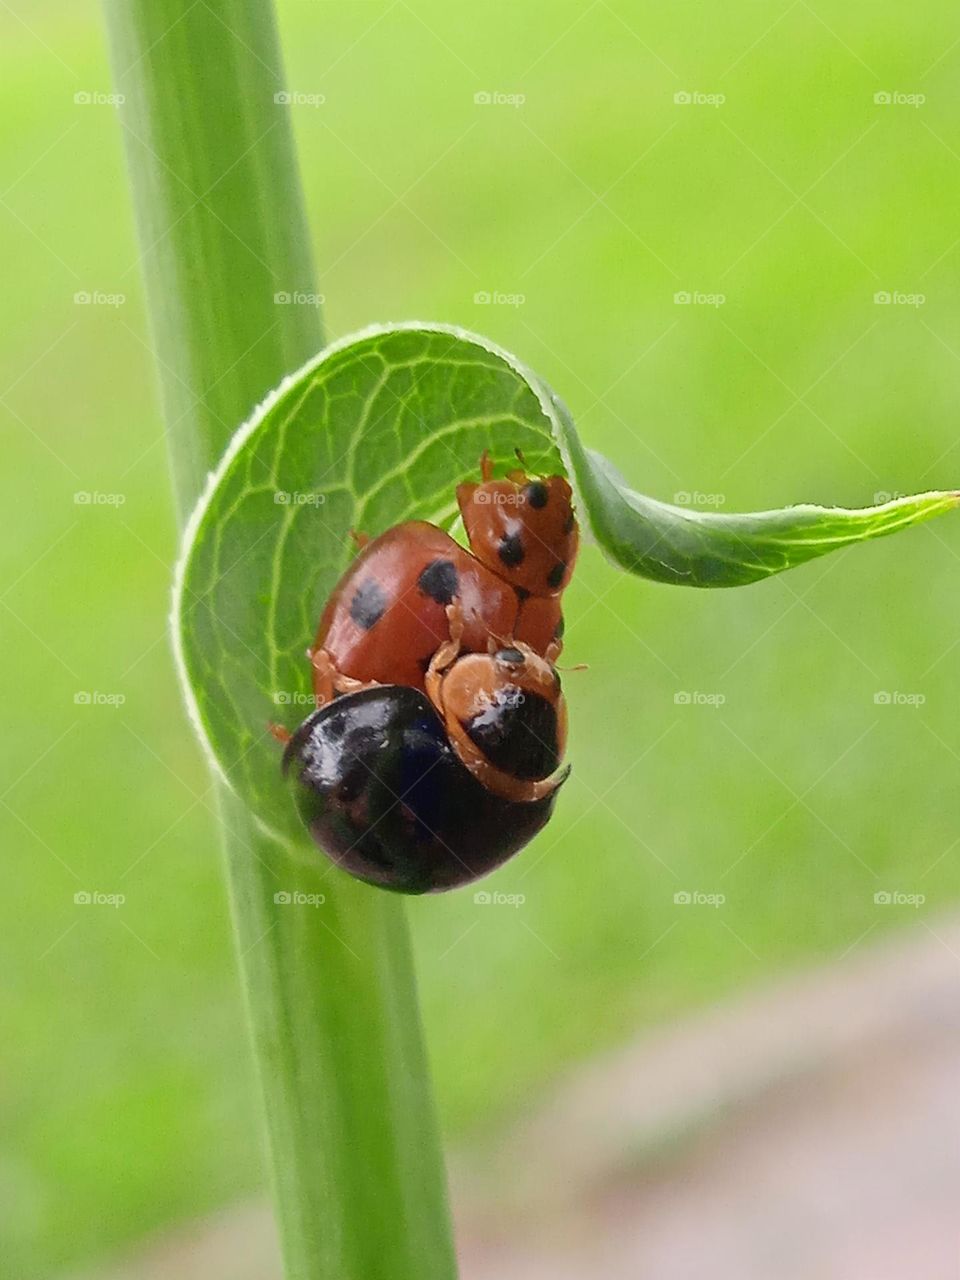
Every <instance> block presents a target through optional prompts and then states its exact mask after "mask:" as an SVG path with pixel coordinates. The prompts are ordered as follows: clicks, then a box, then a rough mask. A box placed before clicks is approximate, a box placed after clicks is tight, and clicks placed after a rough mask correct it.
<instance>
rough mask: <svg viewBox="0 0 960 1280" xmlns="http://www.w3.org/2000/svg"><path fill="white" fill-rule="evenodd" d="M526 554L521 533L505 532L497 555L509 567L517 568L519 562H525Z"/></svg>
mask: <svg viewBox="0 0 960 1280" xmlns="http://www.w3.org/2000/svg"><path fill="white" fill-rule="evenodd" d="M524 554H525V553H524V550H523V541H522V539H521V537H520V535H519V533H505V534H504V535H503V537H502V538H501V539H500V546H499V547H498V548H497V555H498V556H499V557H500V559H501V560H502V561H503V563H504V564H505V565H506V566H507V568H508V569H515V568H516V567H517V565H518V564H523V557H524Z"/></svg>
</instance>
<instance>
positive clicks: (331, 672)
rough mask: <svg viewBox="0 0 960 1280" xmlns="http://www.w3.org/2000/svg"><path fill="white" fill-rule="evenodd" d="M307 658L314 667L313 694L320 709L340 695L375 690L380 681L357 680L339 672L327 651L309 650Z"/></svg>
mask: <svg viewBox="0 0 960 1280" xmlns="http://www.w3.org/2000/svg"><path fill="white" fill-rule="evenodd" d="M307 657H308V658H309V659H310V664H311V666H312V667H313V694H314V699H315V701H316V704H317V706H318V707H326V706H328V705H329V704H330V703H331V702H332V701H333V700H334V698H335V697H336V696H337V695H338V694H340V693H360V692H361V691H362V690H363V689H375V688H377V686H378V685H379V683H380V682H379V680H355V679H354V678H353V676H345V675H344V674H343V673H342V672H340V671H338V670H337V668H336V665H335V663H334V661H333V659H332V658H331V657H330V655H329V653H327V651H326V649H308V650H307Z"/></svg>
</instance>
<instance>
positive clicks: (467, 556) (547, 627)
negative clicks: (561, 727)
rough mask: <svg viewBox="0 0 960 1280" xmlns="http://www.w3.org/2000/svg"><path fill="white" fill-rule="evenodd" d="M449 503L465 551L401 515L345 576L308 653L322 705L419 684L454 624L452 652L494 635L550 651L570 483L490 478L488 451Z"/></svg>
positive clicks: (470, 649) (555, 635) (553, 652)
mask: <svg viewBox="0 0 960 1280" xmlns="http://www.w3.org/2000/svg"><path fill="white" fill-rule="evenodd" d="M457 502H458V504H459V507H460V512H461V515H462V517H463V524H464V528H465V530H466V533H467V538H468V540H469V543H470V550H469V551H468V550H466V549H465V548H463V547H461V546H460V545H459V543H457V542H455V541H454V540H453V539H452V538H451V537H450V536H449V534H447V533H444V532H443V530H442V529H439V528H437V527H436V526H435V525H432V524H428V523H427V522H426V521H422V520H413V521H408V522H406V523H405V524H399V525H395V526H394V527H393V528H392V529H388V530H387V532H386V533H384V534H382V535H381V536H380V537H379V538H376V539H375V540H374V541H372V542H370V543H368V544H367V545H366V546H365V547H364V548H363V550H362V551H361V553H360V555H359V556H358V557H357V558H356V560H354V562H353V564H352V565H351V566H350V567H349V569H348V570H347V571H346V573H345V574H344V576H343V577H342V578H341V580H340V582H339V583H338V585H337V587H336V588H335V590H334V592H333V594H332V595H331V597H330V600H329V601H328V603H327V606H326V608H325V609H324V612H323V616H322V618H321V620H320V627H319V629H318V631H317V637H316V640H315V642H314V646H313V649H312V650H310V658H311V661H312V663H313V687H314V693H315V695H316V699H317V705H318V706H321V707H322V706H325V705H326V704H327V703H329V702H330V701H331V700H332V699H333V698H334V697H336V696H337V695H338V694H341V693H354V692H357V691H359V690H360V689H364V688H368V687H371V686H373V685H377V684H400V685H409V686H410V687H412V688H415V689H421V690H423V689H425V688H426V676H427V671H428V669H429V668H430V665H431V662H432V660H433V658H434V655H435V654H436V653H437V651H438V649H439V648H440V647H441V646H442V645H445V644H447V643H449V642H450V641H451V640H452V638H453V635H454V630H455V631H456V644H455V652H456V653H459V652H460V651H465V652H467V653H479V654H485V653H486V652H487V650H488V644H489V640H490V637H491V636H494V637H500V638H503V640H504V642H507V641H509V642H518V643H519V644H520V645H523V646H526V647H527V648H529V649H530V650H531V651H532V652H533V654H534V655H539V656H540V657H542V658H545V659H546V661H547V662H548V663H552V662H554V661H555V660H556V658H557V656H558V655H559V653H560V649H561V636H562V631H563V617H562V613H561V607H560V596H561V593H562V592H563V589H564V587H565V586H566V585H567V583H568V582H569V580H570V575H571V573H572V572H573V566H574V562H575V560H576V555H577V547H578V543H579V531H578V528H577V521H576V517H575V515H574V512H573V500H572V494H571V490H570V486H569V484H568V483H567V481H566V480H565V479H564V477H563V476H550V477H549V478H546V479H531V478H530V477H529V476H528V475H527V474H526V473H525V472H524V471H522V470H514V471H512V472H510V474H509V475H508V476H506V477H505V478H504V479H501V480H494V479H493V466H492V463H491V462H490V459H489V457H488V456H487V454H486V453H484V455H483V458H482V459H481V481H480V483H479V484H462V485H460V486H459V487H458V489H457ZM454 619H456V621H455V622H454ZM452 656H455V653H454V654H453V655H452Z"/></svg>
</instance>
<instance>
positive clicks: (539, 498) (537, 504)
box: [523, 480, 550, 511]
mask: <svg viewBox="0 0 960 1280" xmlns="http://www.w3.org/2000/svg"><path fill="white" fill-rule="evenodd" d="M523 492H524V495H525V497H526V499H527V502H529V504H530V506H531V507H533V508H534V510H535V511H540V510H542V508H543V507H545V506H546V505H547V502H548V500H549V498H550V491H549V489H548V488H547V486H546V485H545V484H544V483H543V482H542V481H540V480H532V481H531V482H530V484H528V485H527V487H526V489H524V491H523Z"/></svg>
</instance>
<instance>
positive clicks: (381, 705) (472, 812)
mask: <svg viewBox="0 0 960 1280" xmlns="http://www.w3.org/2000/svg"><path fill="white" fill-rule="evenodd" d="M522 656H523V655H521V657H522ZM475 657H480V661H481V662H483V661H485V659H484V658H483V657H482V656H480V655H472V656H469V655H468V656H465V657H463V658H460V659H459V660H458V661H457V662H456V663H454V664H453V666H452V667H451V668H450V670H449V672H448V673H447V674H446V675H445V676H443V677H442V679H443V683H444V684H445V685H446V684H447V682H452V683H450V684H449V685H448V687H447V689H446V690H445V695H449V701H447V700H446V696H445V706H446V710H447V714H446V716H445V717H444V718H441V715H440V714H439V713H438V711H437V710H436V708H435V707H434V705H433V704H432V703H431V702H430V700H429V699H428V698H427V696H426V695H425V694H424V693H423V692H422V691H421V690H419V689H413V688H410V687H408V686H403V685H377V686H373V687H371V688H368V689H364V690H361V691H360V692H357V693H352V694H346V695H344V696H342V697H339V698H337V699H336V701H334V702H332V703H330V704H329V705H327V706H324V707H320V708H319V709H318V710H316V711H314V712H313V713H312V715H310V716H308V717H307V719H306V720H305V721H304V722H303V724H302V725H301V726H300V727H299V729H297V731H296V732H295V733H294V734H293V736H292V737H291V738H290V740H289V742H288V743H287V746H286V750H285V751H284V758H283V767H284V773H285V775H286V777H287V779H288V783H289V785H290V787H291V788H292V790H293V793H294V799H295V802H296V805H297V808H298V810H299V813H300V816H301V818H302V820H303V822H304V824H305V826H306V827H307V829H308V831H309V832H310V834H311V836H312V837H313V839H314V841H315V842H316V843H317V844H318V845H319V846H320V848H321V849H322V850H323V851H324V852H325V853H326V854H327V856H328V857H329V858H330V860H331V861H332V862H333V863H335V864H336V865H337V866H338V867H340V868H341V869H342V870H344V871H347V872H349V873H350V874H351V875H353V876H355V877H356V878H357V879H360V880H364V881H366V882H367V883H369V884H373V885H377V886H379V887H380V888H384V889H391V890H393V891H395V892H398V893H408V894H421V893H436V892H440V891H442V890H445V889H453V888H457V887H458V886H460V885H463V884H467V883H469V882H470V881H471V880H475V879H476V878H477V877H478V876H482V875H485V874H486V873H487V872H489V871H492V870H493V869H494V868H495V867H498V866H500V865H501V864H502V863H504V862H505V861H506V860H507V859H508V858H510V857H511V856H512V855H513V854H515V853H517V852H518V850H520V849H521V848H523V846H524V845H525V844H527V843H528V841H530V840H531V839H532V838H533V837H534V836H535V835H536V834H537V832H539V831H541V830H542V829H543V827H544V826H545V825H546V823H547V822H548V820H549V818H550V815H551V813H552V811H553V806H554V801H555V798H556V793H557V789H558V787H559V786H560V785H561V783H562V782H563V781H564V780H565V778H566V773H564V774H561V775H560V776H559V777H558V778H556V779H554V780H552V781H551V783H550V785H549V786H547V787H544V786H543V785H542V779H539V780H531V779H529V778H528V777H526V776H525V775H529V774H531V773H532V774H540V772H541V771H542V770H544V769H549V768H550V767H551V766H552V765H553V764H554V762H555V760H557V759H558V758H559V751H560V743H559V740H557V741H554V740H551V739H550V738H549V735H548V738H547V739H546V740H541V739H540V734H539V729H540V728H542V726H541V725H540V723H539V715H538V714H534V715H533V716H531V715H530V714H529V713H528V712H525V711H524V710H523V708H524V707H525V706H526V705H527V704H526V703H523V702H518V701H517V700H516V699H511V698H506V699H501V700H497V699H496V698H495V699H494V701H493V703H492V704H490V706H489V707H488V708H487V711H486V713H485V711H483V710H481V711H480V714H479V717H476V716H474V717H473V718H472V719H471V720H468V721H467V727H466V728H465V732H466V733H467V735H468V736H470V735H471V731H472V737H471V741H473V742H474V743H475V744H476V743H479V744H480V745H479V751H480V755H481V756H483V758H484V759H486V760H487V761H488V762H490V763H491V764H492V767H493V768H494V770H495V771H496V772H497V773H498V774H500V773H506V772H508V770H505V769H504V768H503V766H504V764H507V763H508V764H509V766H510V767H511V768H513V769H515V770H516V771H517V773H518V774H519V775H521V776H522V777H523V780H524V781H525V782H526V784H527V785H531V786H532V788H533V792H534V794H533V796H532V798H530V799H518V798H515V797H511V796H510V795H508V794H505V793H504V792H503V791H502V790H501V789H499V788H496V789H495V788H494V787H491V786H490V785H487V784H488V783H489V782H490V781H491V780H493V779H492V776H488V777H485V776H484V774H483V771H482V769H480V770H478V769H477V768H476V767H474V768H471V767H469V766H468V765H467V764H466V763H465V762H464V758H463V757H462V755H461V754H459V753H458V752H457V750H456V749H455V747H454V745H453V743H452V740H451V734H450V732H449V725H450V717H451V716H452V715H454V714H456V713H457V712H458V710H459V709H462V706H463V705H468V704H469V705H473V704H472V703H471V702H470V695H469V694H467V701H466V703H464V704H462V703H461V696H462V695H463V694H464V693H465V692H466V691H467V690H468V689H469V688H470V687H471V686H473V685H474V676H475V675H476V674H477V673H475V672H474V671H473V670H472V669H467V670H465V671H464V672H462V673H461V672H460V671H458V668H461V667H463V665H464V664H467V663H469V664H471V668H472V664H473V663H474V660H475ZM486 661H487V662H488V663H492V664H493V666H494V667H496V668H497V670H500V669H501V668H502V669H503V671H505V672H506V671H511V672H514V673H515V674H518V675H520V669H518V666H517V663H516V659H515V655H514V654H513V653H510V654H508V655H506V657H503V656H499V657H498V655H497V654H494V655H491V656H490V658H489V659H486ZM461 674H462V675H463V676H464V679H463V680H462V681H461V679H460V677H461ZM489 674H490V673H489V672H487V675H488V676H489ZM531 675H532V673H531ZM525 678H526V677H524V676H523V675H521V680H523V679H525ZM483 683H484V682H483V681H481V682H480V685H481V687H482V686H483ZM500 687H501V688H502V687H503V686H502V685H501V686H500ZM524 696H526V695H524ZM485 714H486V719H485V718H484V716H485ZM484 753H489V754H486V755H485V754H484Z"/></svg>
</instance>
